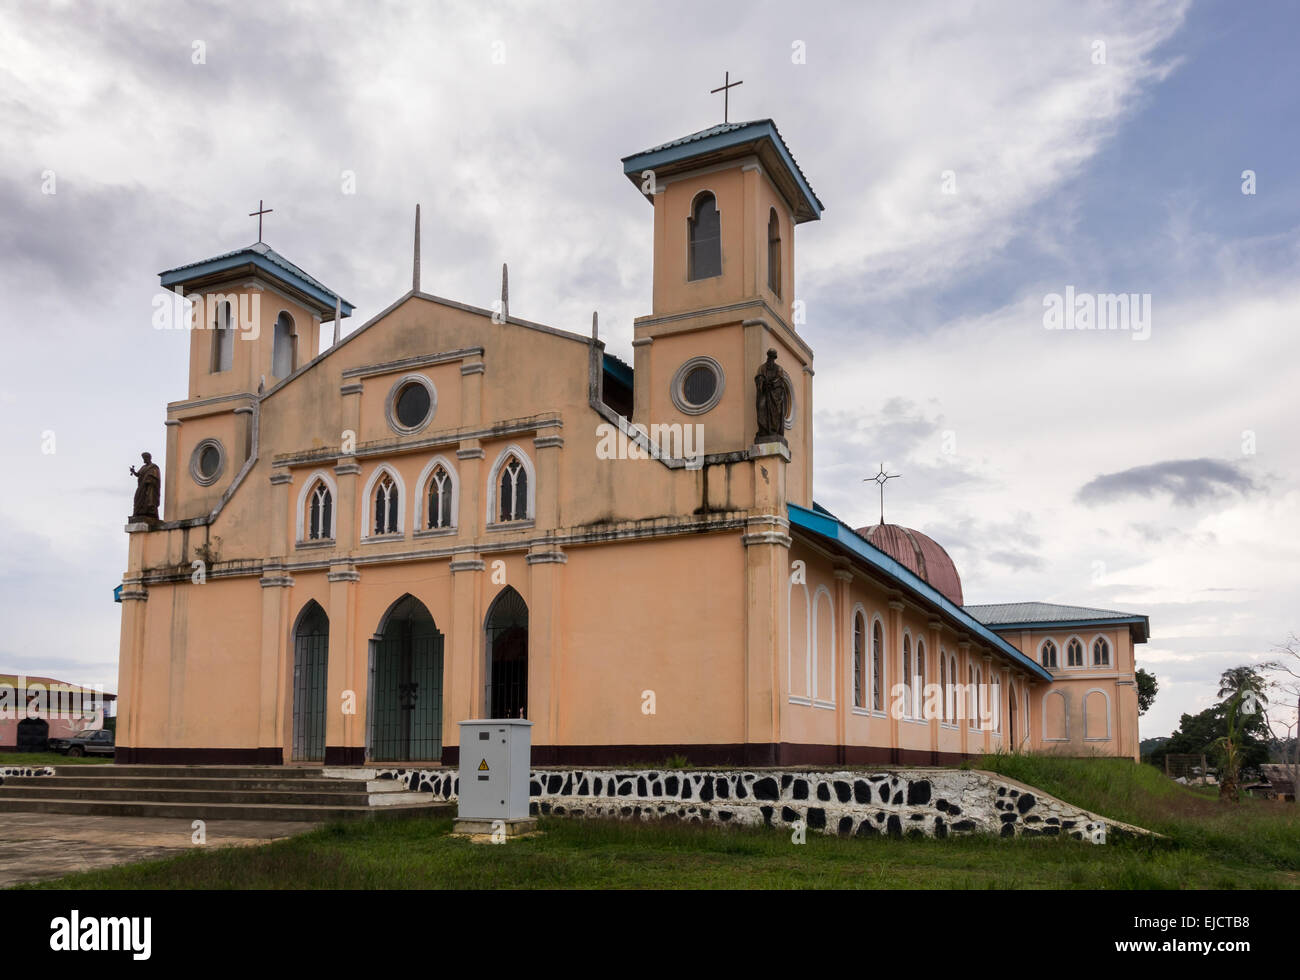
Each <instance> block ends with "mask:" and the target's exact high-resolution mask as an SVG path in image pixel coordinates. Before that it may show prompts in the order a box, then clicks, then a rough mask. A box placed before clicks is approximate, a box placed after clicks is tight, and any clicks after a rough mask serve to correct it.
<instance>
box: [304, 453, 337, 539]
mask: <svg viewBox="0 0 1300 980" xmlns="http://www.w3.org/2000/svg"><path fill="white" fill-rule="evenodd" d="M337 501H338V489H337V488H336V487H335V486H334V480H333V479H332V478H331V477H330V475H329V474H328V473H327V472H325V471H324V470H316V471H315V472H314V473H311V474H310V475H308V477H307V479H305V480H304V481H303V484H302V490H301V491H300V492H299V494H298V520H297V528H298V531H297V535H298V543H299V544H307V543H310V542H312V541H332V540H334V530H335V516H336V515H335V508H336V507H337Z"/></svg>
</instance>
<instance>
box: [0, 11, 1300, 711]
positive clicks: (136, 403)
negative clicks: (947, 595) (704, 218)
mask: <svg viewBox="0 0 1300 980" xmlns="http://www.w3.org/2000/svg"><path fill="white" fill-rule="evenodd" d="M232 10H233V8H229V9H228V8H226V7H224V6H221V5H216V4H202V3H193V4H150V3H146V2H137V0H133V2H132V3H130V4H119V3H112V4H110V3H102V4H101V3H77V4H64V3H52V4H51V3H44V2H42V3H35V2H32V3H27V2H12V0H10V2H5V3H3V4H2V5H0V132H2V133H3V134H4V139H3V140H0V289H2V290H3V297H4V303H3V306H2V307H0V323H2V324H3V339H4V344H5V348H6V350H5V356H4V357H3V358H0V409H2V411H0V450H3V459H4V463H5V466H6V470H7V471H8V472H9V473H10V475H11V477H12V478H13V479H11V480H10V481H9V482H6V483H3V484H0V623H3V624H4V631H3V633H2V634H0V671H3V670H5V669H9V670H27V671H31V672H33V673H44V674H54V675H57V676H62V677H66V678H67V679H69V680H75V681H80V682H83V683H93V682H102V683H105V684H106V685H107V686H108V687H109V689H110V690H112V689H115V688H116V658H117V645H118V626H119V613H118V607H117V606H115V605H114V603H113V602H112V589H113V586H114V585H116V584H117V583H118V582H119V581H120V579H121V574H122V570H123V568H124V567H125V561H126V539H125V536H124V534H123V533H122V526H123V524H124V523H125V519H124V518H125V515H126V514H127V513H128V511H129V507H130V500H131V494H132V491H133V488H134V480H132V479H131V478H130V477H129V475H128V473H127V467H128V466H129V465H130V464H131V463H133V462H135V461H136V460H137V459H138V454H139V452H140V450H141V449H146V448H148V449H152V450H153V451H154V452H155V453H157V454H159V455H161V453H162V449H163V446H164V429H163V425H162V421H163V418H164V415H165V405H166V403H167V402H168V401H170V400H175V399H178V398H182V397H184V395H185V392H186V358H187V343H188V338H187V337H186V336H185V335H184V334H183V333H181V332H171V331H161V332H160V331H155V330H153V329H152V328H151V325H150V314H151V312H152V306H151V300H152V298H153V296H154V294H155V293H156V292H157V290H158V280H157V273H158V272H159V271H160V270H162V269H166V268H170V267H172V266H175V265H178V264H181V263H185V262H190V261H194V260H197V259H200V258H203V257H206V256H209V255H212V254H216V253H218V252H222V251H226V250H228V249H231V248H237V247H240V246H243V245H247V244H249V243H251V242H252V241H254V240H255V238H256V230H255V226H254V219H250V218H248V217H246V215H247V213H248V212H249V211H251V210H254V207H255V205H256V204H257V202H258V200H259V199H265V200H266V202H267V206H268V207H272V208H274V209H275V212H274V214H272V215H269V216H268V218H267V224H266V236H265V237H266V240H267V241H268V242H269V243H270V244H271V245H272V246H273V247H274V248H276V249H277V250H278V251H280V252H282V253H283V254H284V255H286V256H288V257H289V258H291V259H292V260H293V261H295V262H297V263H298V264H300V265H301V266H303V267H304V268H305V269H306V270H307V271H309V272H310V273H312V274H313V275H315V276H316V277H317V278H320V279H322V280H323V281H325V282H326V283H327V284H328V285H330V286H331V287H333V288H335V289H337V290H338V291H339V292H341V293H342V294H343V295H344V296H345V297H346V298H348V299H349V300H350V301H352V302H354V303H355V304H357V316H356V318H355V320H354V321H353V322H355V323H356V324H360V323H362V322H364V321H365V320H366V319H368V318H369V317H370V316H372V315H373V314H375V313H377V312H378V311H380V310H381V309H383V308H384V307H385V306H387V305H388V304H389V303H391V302H392V301H393V300H394V299H396V298H397V297H398V296H400V295H401V294H402V293H403V292H404V291H405V290H406V289H407V288H409V283H410V257H409V251H410V223H411V213H412V210H413V205H414V203H415V202H416V201H419V202H421V203H422V205H423V214H424V242H423V252H424V272H423V285H424V287H425V289H426V290H428V291H431V292H435V293H437V294H439V295H443V296H447V297H451V298H454V299H459V300H462V301H464V302H468V303H472V304H476V305H480V306H488V305H490V303H491V301H492V299H493V298H494V296H495V293H496V290H497V289H498V283H499V274H500V273H499V270H500V263H501V262H503V261H508V262H509V263H510V266H511V268H510V272H511V308H512V310H513V311H514V312H515V313H517V314H518V315H521V316H524V317H527V318H529V319H533V320H538V321H541V322H544V323H549V324H553V325H555V326H558V327H565V328H569V329H572V330H577V331H584V330H585V329H586V324H588V323H589V322H590V315H591V310H593V309H599V311H600V314H601V324H602V330H603V332H604V339H605V340H606V342H607V344H608V345H609V348H610V349H611V350H612V351H613V352H615V353H618V354H621V355H623V356H630V352H631V334H632V318H633V317H635V316H638V315H642V314H644V313H647V312H648V311H649V304H650V259H651V254H650V248H651V236H650V231H651V212H650V208H649V207H648V206H647V205H646V203H645V201H644V200H643V199H642V198H641V197H640V196H639V195H638V194H637V193H636V192H635V190H634V189H633V188H632V186H631V185H630V184H629V183H628V181H627V179H626V178H625V177H624V176H623V175H622V172H621V169H620V165H619V158H620V157H622V156H625V155H627V154H629V153H633V152H635V151H638V150H641V149H644V148H646V147H648V146H652V145H655V144H657V143H660V142H663V141H666V140H669V139H673V138H675V137H678V136H682V135H685V134H687V133H690V132H693V131H695V130H698V129H701V128H704V127H706V126H708V125H711V124H713V123H715V122H718V121H720V116H721V106H720V105H719V101H720V99H719V97H718V96H711V95H709V91H708V90H709V89H710V88H713V87H715V86H716V85H718V84H720V83H721V77H722V73H723V71H724V70H729V71H730V72H731V73H732V77H733V78H737V77H739V78H741V79H743V80H744V85H743V86H742V87H740V88H739V89H735V90H733V92H732V102H731V106H732V118H733V119H742V120H743V119H757V118H765V117H771V118H773V119H774V120H775V121H776V123H777V125H778V126H779V127H780V130H781V132H782V134H783V135H784V136H785V138H786V141H787V142H788V143H789V145H790V147H791V149H792V150H793V152H794V154H795V156H796V158H797V159H798V160H799V162H800V164H801V165H802V167H803V169H804V171H805V173H806V174H807V175H808V177H809V179H810V181H811V182H812V185H813V187H814V188H815V190H816V191H817V193H818V195H819V196H820V197H821V199H822V201H823V202H824V203H825V205H826V212H825V214H824V216H823V220H822V221H820V222H817V223H812V224H805V225H803V226H801V227H800V228H799V233H798V252H797V270H796V272H797V295H798V298H800V299H802V300H803V301H804V303H805V304H806V308H807V311H808V322H807V325H806V327H805V328H804V334H805V336H806V338H807V339H808V341H809V342H810V343H811V344H812V346H813V348H814V350H815V351H816V352H817V355H818V361H817V366H818V371H817V389H816V404H815V409H816V411H815V424H816V434H817V453H816V458H815V464H816V470H817V488H818V489H817V495H818V499H819V500H820V502H821V503H823V504H824V505H825V506H827V507H828V508H830V509H831V510H832V511H834V512H835V513H837V514H839V515H840V516H842V517H843V518H844V519H845V520H847V521H849V522H850V523H854V524H862V523H866V522H867V521H869V520H874V519H875V518H874V515H875V513H876V507H877V501H876V497H875V495H874V493H871V492H868V489H867V488H866V487H865V486H864V485H863V484H862V480H863V478H864V477H867V476H869V475H871V474H872V473H874V472H875V470H876V466H877V464H879V463H880V462H882V461H883V462H885V463H886V464H887V465H888V466H889V467H890V469H891V470H892V471H894V472H899V473H901V474H902V479H901V480H898V481H895V482H893V483H891V484H890V487H889V491H888V496H887V500H886V511H887V517H888V519H890V520H892V521H896V522H898V523H902V524H906V525H909V526H912V527H916V528H919V529H922V530H924V531H926V532H927V533H930V534H931V535H932V536H934V537H935V538H936V539H938V540H939V541H940V542H941V543H943V544H945V545H946V546H947V547H948V549H949V551H950V552H951V553H952V555H953V557H954V559H955V560H956V562H957V564H958V567H959V569H960V570H961V571H962V574H963V579H964V586H965V591H966V598H967V601H970V602H1001V601H1013V600H1022V599H1041V600H1046V601H1054V602H1067V603H1075V604H1080V605H1092V606H1100V607H1105V608H1115V609H1122V610H1130V611H1137V612H1144V613H1147V614H1149V615H1150V617H1151V624H1152V632H1153V636H1152V640H1151V642H1150V643H1149V644H1147V645H1146V646H1145V647H1142V648H1140V661H1139V662H1140V663H1141V664H1142V665H1143V666H1145V667H1146V668H1147V669H1148V670H1151V671H1153V672H1154V673H1155V674H1156V675H1157V677H1158V678H1159V681H1160V687H1161V692H1160V696H1159V697H1158V699H1157V702H1156V706H1155V708H1154V709H1153V710H1152V712H1151V713H1150V714H1149V715H1148V716H1147V717H1146V718H1144V719H1143V721H1142V734H1143V736H1144V737H1146V736H1150V735H1159V734H1167V733H1168V732H1169V731H1171V730H1172V729H1173V728H1174V727H1175V726H1176V724H1177V720H1178V716H1179V715H1180V714H1181V713H1182V712H1185V711H1195V710H1199V709H1200V708H1201V707H1204V706H1206V705H1208V704H1209V703H1211V701H1212V700H1213V694H1214V691H1215V684H1216V680H1217V677H1218V675H1219V673H1220V672H1221V671H1222V670H1223V669H1225V668H1227V667H1231V666H1235V665H1238V664H1241V663H1248V662H1251V661H1255V660H1260V659H1263V658H1265V657H1267V656H1268V655H1269V653H1270V651H1271V649H1272V647H1273V645H1274V644H1276V643H1278V642H1280V641H1282V640H1284V639H1285V637H1286V636H1287V634H1288V633H1289V632H1291V631H1297V630H1300V609H1298V608H1297V601H1296V600H1297V593H1298V592H1300V590H1298V589H1297V585H1298V584H1300V583H1298V579H1300V575H1298V574H1297V567H1300V492H1298V491H1297V489H1296V479H1297V475H1300V437H1297V435H1296V433H1295V431H1294V426H1295V424H1296V421H1297V414H1298V413H1297V404H1298V402H1300V395H1298V394H1297V392H1300V367H1298V365H1300V317H1298V316H1297V311H1300V281H1297V278H1296V276H1295V274H1294V270H1295V269H1296V267H1297V258H1300V178H1298V177H1297V174H1298V173H1300V168H1298V167H1297V165H1296V161H1297V159H1298V158H1300V136H1298V135H1297V134H1300V125H1298V124H1300V86H1298V85H1297V84H1296V68H1295V64H1294V52H1293V50H1292V43H1293V39H1294V38H1295V36H1296V34H1297V28H1300V12H1297V11H1296V9H1295V8H1294V7H1293V6H1292V5H1290V4H1288V3H1285V2H1277V3H1267V2H1259V3H1252V4H1249V5H1236V4H1230V3H1189V2H1169V3H1158V2H1157V3H1149V4H1140V5H1139V4H1134V3H1128V2H1123V3H1113V4H1112V3H1080V2H1078V0H1067V2H1062V3H1059V4H1058V3H1049V2H1044V0H1031V2H1025V3H1023V4H1013V3H959V2H945V3H933V4H929V3H908V4H897V3H877V4H871V5H864V4H845V5H842V6H841V5H834V4H770V5H768V4H755V3H744V4H737V5H735V6H732V5H728V4H708V5H704V4H700V3H697V2H696V3H691V2H686V3H671V2H670V3H664V2H658V3H655V4H651V5H645V4H608V3H601V4H597V3H590V4H579V3H566V2H549V3H523V4H511V3H483V2H474V3H469V2H467V3H418V4H417V3H411V4H406V5H397V4H390V5H372V4H365V5H361V4H354V3H345V2H340V3H324V2H322V3H315V4H279V3H273V2H268V3H261V4H258V5H256V6H254V5H240V7H239V12H238V13H237V14H236V13H234V12H232ZM1245 171H1251V172H1253V174H1254V186H1253V188H1251V187H1248V186H1247V185H1248V179H1247V178H1246V177H1243V173H1244V172H1245ZM346 174H351V175H352V177H353V180H354V183H355V193H345V192H344V191H345V185H346V184H347V179H346V176H345V175H346ZM1244 187H1245V188H1246V189H1250V190H1253V191H1254V193H1243V188H1244ZM51 192H52V193H51ZM1067 289H1069V290H1070V291H1071V293H1072V294H1075V295H1098V294H1120V293H1123V294H1137V295H1138V296H1139V297H1141V296H1147V297H1149V302H1150V307H1149V309H1150V320H1149V333H1148V332H1146V331H1144V333H1147V335H1146V336H1145V339H1141V340H1135V339H1134V337H1135V334H1134V332H1133V331H1131V330H1069V331H1065V330H1048V329H1045V326H1044V316H1045V302H1050V300H1047V299H1046V298H1047V297H1050V296H1051V295H1053V294H1058V295H1061V296H1064V295H1065V294H1066V291H1067Z"/></svg>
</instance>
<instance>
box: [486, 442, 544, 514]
mask: <svg viewBox="0 0 1300 980" xmlns="http://www.w3.org/2000/svg"><path fill="white" fill-rule="evenodd" d="M512 455H514V456H518V457H519V462H520V464H521V465H522V466H523V468H524V473H525V474H527V476H528V513H527V514H525V515H524V516H523V517H522V518H518V519H516V520H513V521H502V520H500V519H499V518H497V516H496V515H497V514H499V513H500V508H499V507H498V506H497V496H498V495H499V494H500V491H501V486H500V484H501V469H502V467H504V466H505V465H506V461H507V460H508V459H509V458H510V457H511V456H512ZM487 490H488V492H487V514H486V517H487V527H488V528H489V529H495V528H514V527H519V526H521V525H524V524H525V523H526V522H528V521H533V520H536V518H537V470H536V469H535V468H534V467H533V461H532V459H530V458H529V456H528V454H527V453H526V452H524V450H523V448H522V447H521V446H520V445H519V444H518V443H513V442H512V443H511V444H510V445H508V446H506V448H505V449H503V450H501V453H500V455H499V456H497V460H496V462H495V463H493V464H492V469H491V470H489V471H488V485H487Z"/></svg>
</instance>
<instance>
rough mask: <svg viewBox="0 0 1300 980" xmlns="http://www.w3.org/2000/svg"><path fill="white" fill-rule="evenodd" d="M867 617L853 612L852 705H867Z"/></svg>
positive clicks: (860, 706) (856, 706) (858, 706)
mask: <svg viewBox="0 0 1300 980" xmlns="http://www.w3.org/2000/svg"><path fill="white" fill-rule="evenodd" d="M866 677H867V617H866V616H865V615H864V614H863V612H862V610H860V609H859V610H858V611H856V612H855V613H854V614H853V707H855V708H865V707H866V706H867V684H866Z"/></svg>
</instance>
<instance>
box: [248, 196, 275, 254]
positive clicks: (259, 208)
mask: <svg viewBox="0 0 1300 980" xmlns="http://www.w3.org/2000/svg"><path fill="white" fill-rule="evenodd" d="M274 210H275V208H268V207H266V206H265V204H264V203H263V202H262V201H260V200H259V201H258V202H257V210H256V211H249V212H248V216H249V217H250V218H252V217H256V218H257V241H258V244H259V245H260V244H261V242H262V215H264V214H270V213H271V212H272V211H274Z"/></svg>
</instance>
